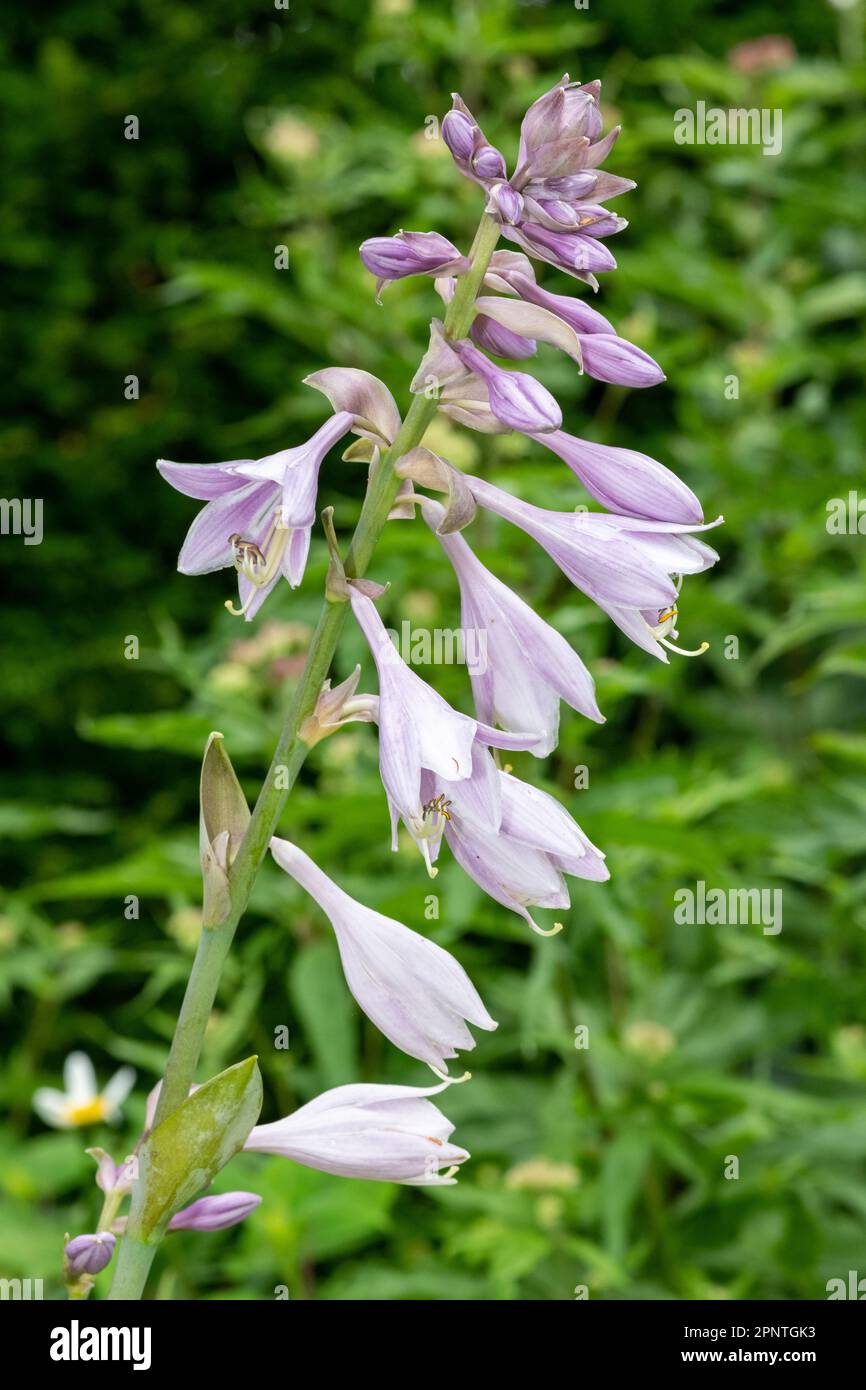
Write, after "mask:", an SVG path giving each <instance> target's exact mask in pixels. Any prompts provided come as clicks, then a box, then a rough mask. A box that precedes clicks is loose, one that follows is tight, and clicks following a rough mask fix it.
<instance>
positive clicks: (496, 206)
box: [487, 183, 523, 227]
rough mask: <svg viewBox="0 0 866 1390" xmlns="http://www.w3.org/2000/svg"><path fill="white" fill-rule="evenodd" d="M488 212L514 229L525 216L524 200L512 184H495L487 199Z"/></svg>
mask: <svg viewBox="0 0 866 1390" xmlns="http://www.w3.org/2000/svg"><path fill="white" fill-rule="evenodd" d="M487 211H488V212H489V213H490V214H491V215H492V216H493V217H497V218H498V219H499V221H500V222H508V223H510V225H511V226H512V227H514V226H516V225H517V223H518V222H519V221H520V219H521V218H522V216H523V199H522V198H521V196H520V194H519V193H516V192H515V191H514V189H513V188H512V187H511V184H510V183H495V184H494V185H493V187H492V188H491V190H490V193H489V195H488V198H487Z"/></svg>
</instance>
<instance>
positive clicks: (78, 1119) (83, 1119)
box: [66, 1096, 108, 1125]
mask: <svg viewBox="0 0 866 1390" xmlns="http://www.w3.org/2000/svg"><path fill="white" fill-rule="evenodd" d="M107 1114H108V1106H107V1105H106V1104H105V1101H104V1100H103V1099H102V1096H94V1097H93V1099H92V1100H85V1101H82V1103H81V1104H80V1105H70V1106H68V1107H67V1109H66V1119H67V1120H68V1122H69V1123H70V1124H71V1125H95V1124H98V1123H99V1121H100V1120H104V1119H105V1117H106V1115H107Z"/></svg>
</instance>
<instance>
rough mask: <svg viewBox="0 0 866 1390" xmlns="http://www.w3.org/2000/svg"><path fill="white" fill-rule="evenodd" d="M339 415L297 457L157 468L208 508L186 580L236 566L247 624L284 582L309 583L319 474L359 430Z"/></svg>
mask: <svg viewBox="0 0 866 1390" xmlns="http://www.w3.org/2000/svg"><path fill="white" fill-rule="evenodd" d="M353 423H354V422H353V416H352V415H351V414H349V412H348V411H338V412H337V414H336V415H334V416H333V418H332V419H330V420H328V421H326V423H325V424H324V425H322V426H321V428H320V429H318V430H317V431H316V433H315V434H314V435H313V436H312V438H311V439H308V440H307V442H306V444H300V445H298V446H297V447H296V448H294V449H283V450H282V451H281V452H280V453H278V454H268V455H267V456H266V457H265V458H261V459H257V460H253V459H240V460H235V461H234V462H232V463H170V462H168V460H166V459H160V460H159V461H158V463H157V465H156V466H157V468H158V469H159V471H160V473H161V474H162V476H163V477H164V478H165V479H166V481H167V482H169V483H171V486H172V487H173V488H176V489H177V491H178V492H182V493H184V494H185V495H186V496H187V497H197V498H199V499H201V500H203V501H206V502H207V506H205V507H203V508H202V510H201V511H200V512H199V514H198V516H197V517H196V519H195V521H194V522H193V523H192V526H191V527H190V528H189V531H188V532H187V536H186V540H185V541H184V543H183V547H182V548H181V552H180V555H179V557H178V562H177V567H178V569H179V570H180V571H181V573H182V574H210V573H211V572H212V571H213V570H219V569H226V568H228V566H230V565H231V566H234V568H235V569H236V570H237V572H238V591H239V594H240V602H241V606H240V608H234V607H233V606H232V604H231V603H227V604H226V607H227V608H228V609H229V611H230V612H232V613H235V614H236V615H237V616H241V615H243V616H244V617H245V618H246V619H247V621H249V620H250V619H251V618H252V617H254V615H255V614H256V613H257V612H258V610H259V608H260V607H261V606H262V604H263V603H264V601H265V599H266V598H267V596H268V594H269V593H270V592H271V590H272V589H273V587H274V585H275V584H276V583H277V580H278V579H279V577H280V575H281V574H282V575H283V576H284V577H285V578H286V579H287V580H288V581H289V583H290V584H291V586H292V588H293V589H294V588H296V587H297V586H298V585H299V584H300V582H301V580H302V579H303V576H304V570H305V568H306V564H307V555H308V553H309V549H310V533H311V531H312V527H313V522H314V520H315V516H316V493H317V489H318V482H319V469H320V468H321V466H322V461H323V459H324V457H325V455H326V454H327V452H328V450H329V449H330V448H331V447H332V445H334V444H335V443H336V442H337V440H338V439H341V438H342V436H343V435H344V434H346V433H347V432H348V431H349V430H350V429H351V428H352V427H353Z"/></svg>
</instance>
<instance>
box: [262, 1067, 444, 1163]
mask: <svg viewBox="0 0 866 1390" xmlns="http://www.w3.org/2000/svg"><path fill="white" fill-rule="evenodd" d="M448 1084H449V1083H448V1082H447V1081H446V1082H443V1084H442V1085H440V1086H426V1087H420V1088H419V1087H415V1086H367V1085H360V1086H337V1087H336V1088H335V1089H334V1090H331V1091H325V1092H324V1093H323V1094H322V1095H320V1096H316V1098H315V1100H311V1101H308V1102H307V1104H306V1105H302V1106H301V1108H300V1109H299V1110H296V1111H295V1112H294V1113H293V1114H292V1115H287V1116H286V1117H285V1119H283V1120H275V1121H274V1122H273V1123H272V1124H267V1125H256V1127H255V1129H254V1130H253V1131H252V1133H251V1134H250V1136H249V1138H248V1139H247V1142H246V1143H245V1144H244V1148H245V1149H247V1150H250V1151H252V1152H253V1153H267V1154H279V1155H281V1156H282V1157H283V1158H291V1159H293V1160H294V1161H295V1163H302V1164H304V1166H305V1167H307V1168H318V1169H319V1170H320V1171H321V1172H324V1173H335V1174H336V1175H337V1176H339V1177H344V1178H370V1179H372V1180H373V1181H377V1182H399V1183H407V1184H410V1185H413V1186H415V1185H418V1186H421V1185H425V1184H429V1185H431V1186H437V1187H442V1186H446V1185H450V1184H452V1183H453V1182H454V1180H455V1179H454V1173H455V1172H456V1170H457V1167H458V1165H459V1164H461V1163H464V1162H465V1161H466V1159H467V1158H468V1157H469V1155H468V1153H467V1152H466V1150H465V1149H459V1148H457V1146H456V1145H455V1144H450V1143H449V1142H448V1141H449V1139H450V1137H451V1135H452V1133H453V1131H454V1126H453V1125H452V1124H451V1122H450V1120H447V1119H446V1118H445V1116H444V1115H443V1114H442V1113H441V1111H440V1110H438V1109H437V1108H436V1106H435V1105H433V1104H431V1102H430V1101H429V1100H428V1099H427V1097H428V1096H436V1095H438V1094H439V1093H440V1091H444V1090H445V1087H446V1086H447V1085H448ZM443 1169H444V1170H445V1171H444V1172H443V1171H442V1170H443Z"/></svg>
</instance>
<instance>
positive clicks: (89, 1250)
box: [63, 1231, 117, 1279]
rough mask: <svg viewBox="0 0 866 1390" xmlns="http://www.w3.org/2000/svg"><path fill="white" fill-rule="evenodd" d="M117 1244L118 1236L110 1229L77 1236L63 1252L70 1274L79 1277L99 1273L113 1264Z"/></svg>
mask: <svg viewBox="0 0 866 1390" xmlns="http://www.w3.org/2000/svg"><path fill="white" fill-rule="evenodd" d="M116 1244H117V1238H116V1237H115V1236H113V1235H112V1234H111V1232H110V1231H96V1232H94V1233H93V1235H85V1236H75V1237H74V1239H72V1240H70V1241H69V1243H68V1245H67V1246H66V1249H65V1250H64V1252H63V1253H64V1255H65V1256H66V1263H67V1267H68V1270H69V1274H70V1276H71V1277H72V1278H73V1279H78V1278H80V1276H81V1275H82V1274H99V1272H100V1270H103V1269H105V1267H106V1265H109V1264H111V1257H112V1255H113V1254H114V1247H115V1245H116Z"/></svg>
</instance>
